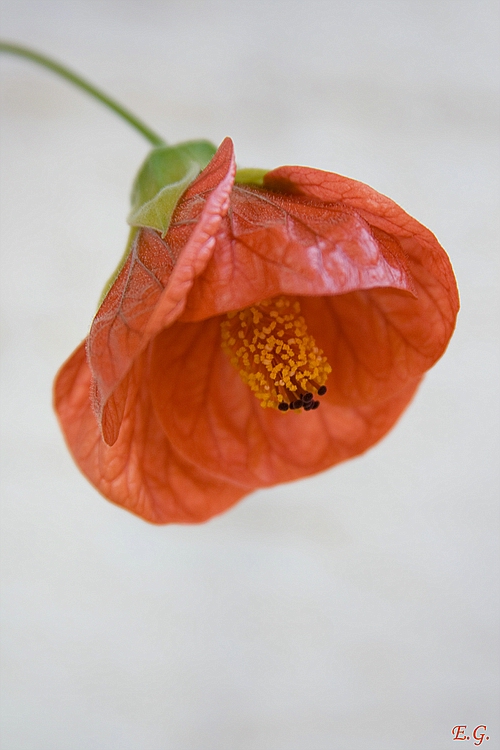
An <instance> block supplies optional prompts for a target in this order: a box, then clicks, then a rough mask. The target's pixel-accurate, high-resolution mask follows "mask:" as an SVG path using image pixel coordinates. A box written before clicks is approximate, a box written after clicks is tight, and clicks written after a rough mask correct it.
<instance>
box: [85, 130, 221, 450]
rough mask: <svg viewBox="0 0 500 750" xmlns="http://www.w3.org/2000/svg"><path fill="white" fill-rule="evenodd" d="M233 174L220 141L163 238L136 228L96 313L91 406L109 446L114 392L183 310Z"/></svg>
mask: <svg viewBox="0 0 500 750" xmlns="http://www.w3.org/2000/svg"><path fill="white" fill-rule="evenodd" d="M234 172H235V162H234V154H233V146H232V142H231V141H230V140H229V139H226V140H225V141H224V142H223V143H222V145H221V147H220V148H219V150H218V152H217V154H216V156H215V157H214V159H213V160H212V161H211V162H210V164H209V165H208V167H207V168H206V169H205V170H204V171H203V172H202V173H201V174H200V176H199V177H198V179H197V180H195V182H194V183H193V184H192V185H191V186H190V187H189V189H188V190H187V191H186V193H185V195H184V197H183V198H182V200H181V202H180V204H179V206H178V208H177V209H176V211H175V213H174V216H173V219H172V225H171V230H170V232H169V234H168V235H167V238H166V239H165V240H163V239H162V238H161V237H160V236H159V234H158V233H157V232H155V231H153V230H151V229H147V228H143V229H140V230H139V231H138V232H137V235H136V237H135V240H134V241H133V243H132V246H131V251H130V254H129V257H128V259H127V261H126V263H125V265H124V267H123V268H122V270H121V272H120V273H119V275H118V277H117V279H116V281H115V283H114V284H113V286H112V287H111V289H110V291H109V292H108V294H107V296H106V298H105V299H104V301H103V303H102V305H101V307H100V309H99V310H98V312H97V315H96V316H95V318H94V321H93V323H92V327H91V330H90V333H89V336H88V340H87V353H88V359H89V364H90V368H91V371H92V375H93V378H94V389H93V405H94V409H95V412H96V414H97V415H98V417H99V418H100V420H101V426H102V431H103V436H104V439H105V440H106V442H107V443H108V444H109V445H112V444H113V443H114V441H115V440H116V439H117V437H118V431H119V429H120V423H121V418H122V416H123V397H124V393H125V391H126V388H125V387H124V386H122V387H121V388H120V389H119V391H118V392H117V393H114V392H115V390H116V389H117V387H118V386H119V384H120V383H121V381H123V379H124V378H125V377H126V375H127V372H128V371H129V370H130V368H131V366H132V364H133V362H134V359H135V358H136V357H138V356H139V354H140V353H141V352H142V351H144V349H145V348H146V346H147V345H148V343H149V341H150V340H151V338H152V337H153V336H154V335H155V333H157V332H158V331H159V330H160V329H161V328H163V327H164V326H167V325H169V324H170V323H171V322H172V321H174V320H175V319H176V318H177V317H179V315H180V314H181V313H182V310H183V308H184V305H185V301H186V297H187V294H188V292H189V290H190V289H191V287H192V285H193V281H194V279H195V277H196V276H197V275H199V274H201V273H202V272H203V270H204V268H205V266H206V264H207V263H208V261H209V259H210V257H211V255H212V253H213V250H214V246H215V240H214V235H215V233H216V231H217V228H218V226H219V224H220V221H221V219H222V217H223V216H224V214H225V212H227V209H228V205H229V191H230V189H231V186H232V184H233V180H234Z"/></svg>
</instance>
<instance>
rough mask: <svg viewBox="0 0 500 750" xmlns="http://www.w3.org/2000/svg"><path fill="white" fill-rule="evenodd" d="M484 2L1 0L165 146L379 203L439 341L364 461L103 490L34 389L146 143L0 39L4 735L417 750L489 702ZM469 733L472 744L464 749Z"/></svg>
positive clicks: (22, 749) (490, 34)
mask: <svg viewBox="0 0 500 750" xmlns="http://www.w3.org/2000/svg"><path fill="white" fill-rule="evenodd" d="M497 8H498V5H497V3H496V2H495V1H494V0H491V2H490V1H489V0H390V1H388V2H385V1H379V0H358V1H357V2H356V1H355V0H331V1H330V2H320V1H315V0H312V2H311V1H310V2H300V0H294V1H292V0H267V1H266V2H264V1H262V2H260V1H259V0H222V1H221V2H214V1H211V0H206V1H205V2H202V0H199V1H196V0H163V1H160V0H157V1H155V0H137V1H133V0H102V1H100V0H90V1H89V0H87V1H84V0H71V2H69V1H68V2H65V1H64V0H3V2H2V36H3V37H7V38H10V39H12V40H17V41H19V42H24V43H26V44H31V45H33V46H35V47H37V48H39V49H40V50H41V51H44V52H46V53H48V54H51V55H53V56H54V57H56V58H58V59H60V60H61V61H64V62H66V63H67V64H68V65H70V66H72V67H74V68H75V69H76V70H78V71H80V72H81V73H82V74H83V75H85V76H87V77H88V78H90V79H91V80H93V81H94V82H95V83H97V84H98V85H100V86H102V87H103V88H104V89H105V90H107V91H108V92H109V93H111V94H112V95H114V96H115V97H117V98H118V99H119V100H121V101H122V102H124V103H125V104H126V105H127V106H129V107H130V108H131V109H132V110H134V111H136V112H137V113H138V114H139V115H140V116H141V117H143V119H145V120H146V121H147V122H148V123H150V125H151V126H152V127H153V128H155V129H157V130H159V131H160V133H161V134H163V135H164V136H165V138H167V140H169V141H170V142H176V141H179V140H187V139H190V138H199V137H204V138H209V139H211V140H213V141H214V142H216V143H219V142H220V141H221V140H222V138H223V137H224V136H226V135H230V136H232V138H233V139H234V141H235V145H236V152H237V157H238V161H239V164H240V165H242V166H257V167H267V168H273V167H275V166H278V165H280V164H297V163H298V164H307V165H310V166H314V167H318V168H322V169H327V170H332V171H336V172H340V173H341V174H346V175H349V176H350V177H354V178H356V179H358V180H362V181H364V182H367V183H368V184H370V185H372V186H373V187H374V188H376V189H377V190H379V191H380V192H383V193H385V194H387V195H389V196H391V197H392V198H393V199H394V200H396V201H397V202H398V203H399V204H401V205H402V206H403V207H404V208H405V209H406V210H407V211H408V212H409V213H411V214H413V215H414V216H415V217H416V218H417V219H419V220H420V221H422V222H423V223H424V224H426V225H427V226H429V227H430V229H431V230H432V231H433V232H434V233H435V234H436V235H437V237H438V238H439V240H440V241H441V243H442V244H443V245H444V247H445V248H446V249H447V251H448V253H449V254H450V256H451V259H452V262H453V265H454V267H455V270H456V274H457V278H458V282H459V286H460V290H461V299H462V311H461V313H460V316H459V322H458V327H457V331H456V334H455V337H454V338H453V340H452V342H451V344H450V347H449V349H448V351H447V352H446V354H445V356H444V358H443V359H442V361H441V362H439V363H438V365H437V366H436V367H435V368H434V369H433V370H432V371H431V372H430V373H429V375H428V377H427V378H426V380H425V382H424V384H423V386H422V388H421V390H420V392H419V393H418V395H417V398H416V399H415V401H414V403H413V404H412V405H411V407H410V408H409V409H408V411H407V412H406V414H405V416H404V417H403V419H402V420H401V421H400V423H399V424H398V425H397V427H396V428H395V429H394V430H393V432H392V433H391V434H390V435H389V436H388V437H387V438H386V439H385V440H384V441H383V442H382V443H381V444H380V445H378V446H377V447H375V448H374V449H373V450H371V451H370V452H369V453H368V454H366V455H365V456H362V457H360V458H358V459H356V460H353V461H351V462H349V463H347V464H345V465H343V466H340V467H337V468H335V469H333V470H331V471H329V472H326V473H324V474H322V475H320V476H317V477H315V478H313V479H308V480H305V481H302V482H297V483H295V484H291V485H285V486H281V487H276V488H274V489H272V490H268V491H265V492H258V493H256V494H254V495H252V496H250V497H248V498H247V499H245V500H244V501H243V502H242V503H240V504H239V505H237V506H236V507H235V508H234V509H232V510H231V511H230V512H228V513H226V514H225V515H223V516H221V517H219V518H216V519H214V520H212V521H210V522H209V523H207V524H205V525H202V526H184V527H183V526H166V527H153V526H150V525H147V524H146V523H144V522H142V521H140V520H139V519H137V518H135V517H133V516H131V515H129V514H128V513H126V512H125V511H122V510H120V509H118V508H116V507H114V506H112V505H111V504H109V503H107V502H106V501H105V500H104V499H103V498H101V497H100V496H99V495H98V494H97V493H96V492H95V491H94V490H93V489H92V487H91V486H90V485H89V484H87V482H86V480H85V479H84V478H83V477H82V476H81V475H80V474H79V472H78V470H77V469H76V467H75V466H74V465H73V463H72V461H71V459H70V457H69V455H68V453H67V451H66V448H65V446H64V443H63V440H62V438H61V435H60V434H59V431H58V428H57V424H56V421H55V418H54V415H53V413H52V410H51V383H52V379H53V376H54V374H55V372H56V370H57V369H58V367H59V366H60V365H61V364H62V362H63V361H64V360H65V359H66V357H67V356H68V355H69V354H70V352H71V351H72V350H73V348H74V347H75V346H76V345H77V344H78V343H79V342H80V340H81V339H82V338H83V337H84V336H85V334H86V332H87V329H88V326H89V324H90V321H91V318H92V315H93V314H94V312H95V307H96V303H97V300H98V298H99V295H100V292H101V288H102V286H103V284H104V282H105V281H106V279H107V278H108V276H109V275H110V273H111V271H112V270H113V268H114V266H115V265H116V263H117V262H118V259H119V258H120V257H121V254H122V250H123V246H124V243H125V240H126V237H127V226H126V224H125V217H126V214H127V212H128V194H129V189H130V186H131V182H132V179H133V177H134V174H135V172H136V170H137V168H138V166H139V164H140V162H141V160H142V159H143V157H144V156H145V154H146V152H147V150H148V146H147V144H146V142H145V141H143V140H142V139H141V137H140V136H138V135H137V134H136V133H134V132H133V131H132V130H130V129H129V128H128V127H127V126H126V125H124V124H122V123H121V122H120V121H119V120H118V119H116V118H115V117H114V116H113V115H112V114H111V113H108V112H107V111H106V110H104V109H103V108H101V107H100V106H99V105H98V104H95V103H93V102H92V101H91V100H90V99H88V98H86V97H85V95H83V94H81V93H79V92H77V91H75V90H72V89H71V88H70V87H69V86H68V85H67V84H66V83H64V82H62V81H60V80H57V79H56V78H55V77H53V76H51V74H50V73H48V72H46V71H43V70H41V69H37V68H36V67H35V66H33V65H31V64H30V63H27V62H23V61H21V60H19V59H7V58H6V57H5V56H2V57H3V59H2V62H1V67H2V84H1V94H2V113H1V117H0V124H1V137H2V138H1V149H2V154H1V156H2V175H1V217H0V218H1V240H2V253H3V256H2V271H1V285H2V299H1V304H2V347H3V360H2V412H1V416H2V446H3V447H2V528H3V543H2V556H3V558H2V574H3V578H2V581H3V593H2V605H3V607H2V618H3V619H2V638H3V695H2V712H3V713H2V724H1V729H2V734H1V737H2V740H1V743H2V744H1V747H2V750H170V749H171V750H330V749H331V748H339V749H340V750H361V749H363V750H364V749H365V748H366V750H379V749H380V750H393V749H394V750H441V749H442V748H443V749H444V748H454V747H455V746H456V745H457V743H456V742H454V741H453V740H452V735H451V729H452V727H453V726H454V725H456V724H467V725H468V729H469V731H470V729H472V728H473V727H474V726H475V725H477V724H486V725H487V726H488V736H490V737H491V739H490V741H489V742H486V741H485V742H484V743H483V747H486V748H487V750H494V748H499V747H500V722H499V716H498V705H500V702H499V691H498V667H497V646H498V632H499V631H498V606H497V605H498V543H497V539H498V515H497V500H498V484H499V483H498V472H497V466H496V464H497V459H496V456H497V450H498V442H499V441H498V390H497V383H498V370H499V368H498V364H499V363H498V354H497V348H496V345H495V332H496V330H497V315H498V298H499V279H498V238H499V236H500V232H499V229H500V227H499V226H498V208H497V206H498V166H499V165H498V161H499V160H498V141H497V125H498V119H497V98H496V96H497V92H496V88H495V87H496V85H497V80H498V65H497V53H498V46H499V45H498V15H497ZM460 746H461V747H462V748H465V750H467V749H468V748H469V747H472V746H473V742H472V740H470V741H469V742H464V743H463V744H461V745H460Z"/></svg>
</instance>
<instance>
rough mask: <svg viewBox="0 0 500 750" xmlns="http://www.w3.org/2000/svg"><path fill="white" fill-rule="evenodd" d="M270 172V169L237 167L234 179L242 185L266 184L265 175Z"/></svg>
mask: <svg viewBox="0 0 500 750" xmlns="http://www.w3.org/2000/svg"><path fill="white" fill-rule="evenodd" d="M268 172H269V170H268V169H253V168H251V167H250V168H249V169H237V170H236V175H235V178H234V181H235V182H237V183H239V184H240V185H258V187H262V186H263V185H264V175H265V174H267V173H268Z"/></svg>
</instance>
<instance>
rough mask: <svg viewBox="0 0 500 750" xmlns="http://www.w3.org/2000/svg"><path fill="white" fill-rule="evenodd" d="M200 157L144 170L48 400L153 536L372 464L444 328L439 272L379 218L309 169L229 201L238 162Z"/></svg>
mask: <svg viewBox="0 0 500 750" xmlns="http://www.w3.org/2000/svg"><path fill="white" fill-rule="evenodd" d="M212 153H213V152H212V151H211V149H210V147H209V146H208V145H207V144H205V145H201V146H200V144H194V146H193V145H190V144H187V145H185V146H183V147H181V148H180V150H177V151H175V153H172V154H171V157H172V158H171V159H170V161H169V162H168V163H169V164H170V166H169V167H168V169H167V170H166V171H167V172H168V174H167V175H166V176H165V174H163V171H164V167H163V162H162V160H161V159H160V160H159V162H158V164H156V162H155V160H154V159H153V160H152V161H149V162H148V163H147V165H146V166H145V168H143V170H142V177H143V178H144V175H146V178H147V179H143V180H142V182H141V179H142V178H141V179H139V180H138V182H137V183H136V187H135V189H134V195H133V208H132V214H131V223H132V225H133V229H132V233H131V240H130V243H129V247H128V251H127V254H126V257H125V259H124V261H123V263H122V266H121V268H120V270H119V272H118V273H117V275H116V278H115V279H114V281H113V283H112V284H111V286H110V288H109V291H108V292H107V294H106V296H105V298H104V300H103V302H102V304H101V306H100V308H99V311H98V312H97V315H96V317H95V319H94V321H93V323H92V327H91V330H90V333H89V335H88V337H87V339H86V341H85V342H83V343H82V344H81V345H80V346H79V347H78V348H77V349H76V351H75V352H74V353H73V355H72V356H71V357H70V358H69V360H68V361H67V362H66V363H65V364H64V366H63V367H62V369H61V371H60V372H59V374H58V376H57V380H56V384H55V407H56V410H57V413H58V416H59V420H60V423H61V425H62V428H63V431H64V434H65V436H66V440H67V442H68V445H69V448H70V450H71V452H72V454H73V456H74V458H75V461H76V462H77V464H78V466H79V467H80V469H81V470H82V471H83V473H84V474H85V475H86V476H87V477H88V479H89V480H90V481H91V482H92V483H93V485H94V486H95V487H96V488H97V489H98V490H99V491H100V492H101V493H102V494H103V495H104V496H105V497H107V498H108V499H109V500H111V501H112V502H114V503H117V504H118V505H121V506H124V507H125V508H127V509H128V510H130V511H132V512H133V513H136V514H138V515H140V516H142V517H143V518H145V519H147V520H148V521H152V522H154V523H168V522H196V521H203V520H205V519H207V518H210V517H211V516H213V515H215V514H217V513H220V512H222V511H223V510H225V509H226V508H228V507H230V506H231V505H233V504H234V503H235V502H236V501H237V500H239V499H240V498H241V497H243V496H244V495H246V494H248V493H250V492H252V491H253V490H255V489H257V488H262V487H268V486H272V485H275V484H277V483H280V482H289V481H292V480H295V479H298V478H300V477H305V476H307V475H310V474H314V473H316V472H319V471H323V470H325V469H328V468H329V467H331V466H333V465H335V464H337V463H339V462H341V461H345V460H346V459H348V458H351V457H353V456H356V455H358V454H360V453H362V452H363V451H365V450H367V449H368V448H369V447H370V446H372V445H373V444H374V443H376V442H377V441H378V440H380V438H381V437H383V436H384V435H385V434H386V433H387V431H388V430H390V428H391V427H392V426H393V425H394V423H395V422H396V420H397V419H398V418H399V416H400V415H401V413H402V412H403V410H404V409H405V407H406V406H407V405H408V403H409V402H410V400H411V399H412V397H413V395H414V393H415V391H416V389H417V387H418V385H419V383H420V381H421V379H422V376H423V375H424V373H425V372H426V371H427V370H428V369H429V368H430V367H431V366H432V365H433V364H434V363H435V362H436V360H437V359H439V357H440V356H441V355H442V354H443V352H444V350H445V349H446V346H447V344H448V341H449V339H450V337H451V335H452V332H453V329H454V326H455V320H456V315H457V311H458V294H457V288H456V283H455V278H454V276H453V272H452V269H451V266H450V263H449V260H448V257H447V255H446V253H445V252H444V250H443V249H442V247H441V246H440V245H439V243H438V241H437V240H436V238H435V237H434V235H432V234H431V232H429V231H428V230H427V229H426V228H425V227H423V226H422V225H421V224H419V223H418V222H417V221H416V220H415V219H413V218H411V217H410V216H408V214H406V213H405V212H404V211H403V210H402V209H401V208H400V207H399V206H398V205H396V204H395V203H394V202H393V201H391V200H389V199H388V198H386V197H384V196H383V195H380V194H379V193H377V192H376V191H375V190H372V189H371V188H370V187H368V186H367V185H364V184H362V183H360V182H356V181H355V180H351V179H348V178H346V177H342V176H340V175H337V174H331V173H328V172H323V171H320V170H317V169H310V168H306V167H281V168H279V169H275V170H273V171H270V172H264V171H261V170H241V171H240V172H238V173H237V174H236V182H235V169H236V168H235V162H234V155H233V146H232V142H231V141H230V140H229V139H226V140H225V141H224V142H223V143H222V145H221V146H220V148H219V150H218V151H217V153H216V154H215V156H213V158H211V157H212ZM209 159H211V160H210V161H209ZM200 170H201V171H200ZM196 175H198V176H196ZM155 179H157V184H156V186H155V185H154V184H153V186H152V187H151V185H152V183H154V181H155Z"/></svg>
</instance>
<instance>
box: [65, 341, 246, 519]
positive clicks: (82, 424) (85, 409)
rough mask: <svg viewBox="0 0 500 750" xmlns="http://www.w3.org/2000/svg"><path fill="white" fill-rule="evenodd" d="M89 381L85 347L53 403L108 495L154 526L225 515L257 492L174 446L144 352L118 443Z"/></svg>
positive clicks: (77, 452)
mask: <svg viewBox="0 0 500 750" xmlns="http://www.w3.org/2000/svg"><path fill="white" fill-rule="evenodd" d="M90 382H91V373H90V370H89V367H88V365H87V361H86V358H85V346H84V344H81V345H80V346H79V347H78V349H76V351H75V352H74V353H73V355H72V356H71V357H70V358H69V360H68V361H67V362H66V363H65V364H64V365H63V367H62V368H61V370H60V371H59V373H58V375H57V378H56V382H55V388H54V406H55V409H56V411H57V414H58V417H59V420H60V423H61V427H62V429H63V432H64V434H65V437H66V440H67V443H68V446H69V448H70V450H71V452H72V454H73V456H74V459H75V461H76V463H77V464H78V466H79V467H80V469H81V470H82V472H83V473H84V474H85V475H86V477H87V478H88V479H89V480H90V481H91V482H92V484H93V485H94V486H95V487H96V489H98V490H99V492H101V493H102V494H103V495H104V496H105V497H107V498H108V499H109V500H111V501H112V502H114V503H116V504H117V505H121V506H123V507H124V508H127V510H129V511H131V512H132V513H136V514H137V515H139V516H141V517H142V518H144V519H146V520H147V521H151V522H152V523H172V522H176V523H194V522H199V521H205V520H206V519H207V518H210V517H212V516H214V515H216V514H218V513H221V512H222V511H224V510H226V509H227V508H229V507H230V506H231V505H233V504H234V503H235V502H237V501H238V500H239V499H240V498H242V497H243V496H244V495H246V494H247V493H248V492H249V491H250V488H248V487H242V486H239V485H238V484H236V483H235V482H230V481H219V480H218V479H217V478H216V477H214V476H211V475H210V474H208V473H207V472H204V471H202V470H200V468H199V467H197V466H195V465H194V464H193V463H192V462H190V461H189V460H185V459H183V458H182V457H181V456H179V455H178V453H176V452H175V451H174V450H173V449H172V447H171V446H170V444H169V442H168V439H167V438H166V436H165V434H164V432H163V430H162V429H161V426H160V424H159V423H158V421H157V419H156V417H155V414H154V411H153V408H152V405H151V399H150V396H149V391H148V387H147V376H146V374H145V361H144V357H140V358H139V359H138V360H136V362H135V364H134V368H133V371H132V373H131V375H130V378H129V391H128V394H127V398H126V402H125V406H124V415H123V422H122V428H121V430H120V436H119V438H118V440H117V441H116V442H115V444H114V445H113V446H108V445H106V444H105V443H104V442H103V440H102V437H101V432H100V429H99V426H98V423H97V420H96V417H95V415H94V412H93V410H92V407H91V402H90V398H89V389H90Z"/></svg>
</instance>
